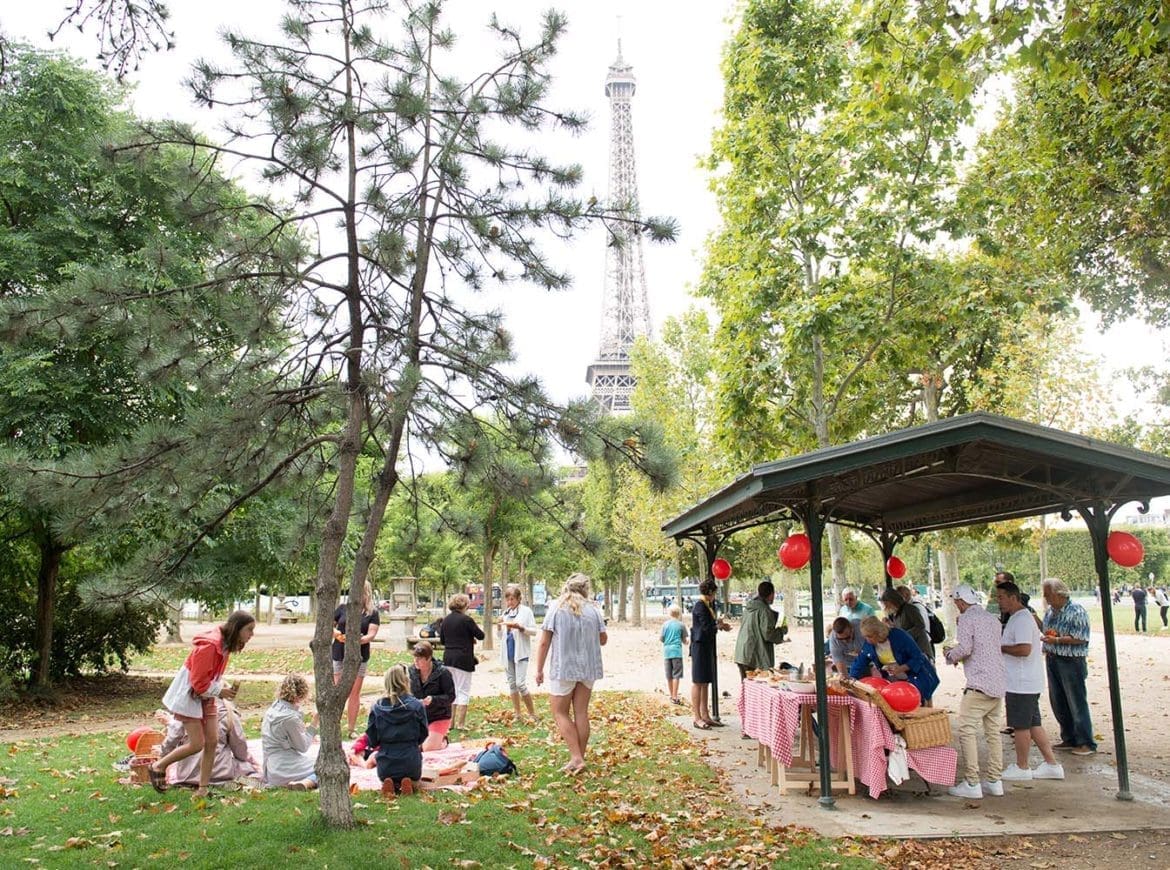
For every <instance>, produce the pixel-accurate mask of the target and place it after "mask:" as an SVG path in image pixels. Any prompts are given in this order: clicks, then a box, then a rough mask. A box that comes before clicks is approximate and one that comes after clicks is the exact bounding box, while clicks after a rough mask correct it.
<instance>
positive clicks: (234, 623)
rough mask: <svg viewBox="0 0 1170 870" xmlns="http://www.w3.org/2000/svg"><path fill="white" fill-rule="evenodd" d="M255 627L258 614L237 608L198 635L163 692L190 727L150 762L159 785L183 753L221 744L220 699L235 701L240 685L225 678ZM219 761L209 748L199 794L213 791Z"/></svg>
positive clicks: (163, 784) (153, 778) (153, 780)
mask: <svg viewBox="0 0 1170 870" xmlns="http://www.w3.org/2000/svg"><path fill="white" fill-rule="evenodd" d="M255 630H256V620H255V618H254V617H253V616H252V614H250V613H248V612H247V611H244V610H237V611H236V612H235V613H233V614H232V615H231V616H229V617H228V618H227V622H225V623H224V624H223V625H221V626H219V627H218V628H214V629H212V630H211V631H209V632H206V633H205V634H200V635H197V636H196V637H195V641H194V644H193V646H192V649H191V654H190V655H188V656H187V661H186V662H184V663H183V666H182V667H181V668H179V672H178V673H177V674H175V678H174V679H173V680H172V681H171V686H170V688H169V689H167V693H166V694H165V695H163V706H165V707H166V708H167V709H168V710H170V711H171V712H172V713H174V714H175V718H176V719H178V720H179V721H180V722H182V723H183V727H184V728H186V729H187V742H186V743H185V744H183V745H182V746H180V747H178V748H177V749H174V750H172V751H171V752H169V753H167V754H166V755H164V756H163V757H162V758H160V759H159V760H158V761H156V762H154V764H152V765H151V766H150V767H149V768H147V770H149V771H150V784H151V785H153V786H154V788H155V791H160V792H161V791H166V788H167V767H169V766H170V765H171V764H173V763H174V762H176V761H178V760H179V759H182V758H186V757H187V756H189V755H194V754H195V753H196V752H202V751H203V746H204V744H205V743H206V745H208V746H214V745H215V741H216V738H217V735H218V733H219V720H218V714H217V713H216V709H215V700H216V698H226V699H228V700H229V701H230V700H232V699H234V698H235V697H236V689H235V688H234V687H232V686H225V685H223V682H222V677H223V672H224V671H225V670H226V669H227V663H228V656H230V655H231V654H232V653H234V652H239V651H240V650H242V649H243V648H244V646H245V645H246V644H247V643H248V641H249V640H251V639H252V633H253V632H254V631H255ZM214 763H215V753H213V752H205V753H204V754H203V758H202V759H201V763H200V765H199V788H197V789H196V790H195V796H196V797H203V796H205V795H206V794H207V784H208V783H209V782H210V781H211V768H212V765H213V764H214Z"/></svg>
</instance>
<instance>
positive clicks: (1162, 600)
mask: <svg viewBox="0 0 1170 870" xmlns="http://www.w3.org/2000/svg"><path fill="white" fill-rule="evenodd" d="M1154 601H1155V602H1156V603H1157V605H1158V606H1159V607H1165V606H1166V605H1167V604H1170V597H1168V596H1167V595H1166V590H1164V589H1159V590H1157V591H1156V592H1155V593H1154Z"/></svg>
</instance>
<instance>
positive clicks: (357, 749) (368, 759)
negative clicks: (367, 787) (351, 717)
mask: <svg viewBox="0 0 1170 870" xmlns="http://www.w3.org/2000/svg"><path fill="white" fill-rule="evenodd" d="M377 751H378V747H377V746H370V738H369V737H367V736H366V735H365V734H359V735H358V738H357V740H355V741H354V742H353V746H351V747H350V748H349V752H348V753H346V756H345V758H346V760H347V761H348V762H349V766H350V767H365V768H368V769H372V768H373V767H374V766H375V765H376V764H377V763H378V760H377V759H376V758H375V757H374V753H376V752H377Z"/></svg>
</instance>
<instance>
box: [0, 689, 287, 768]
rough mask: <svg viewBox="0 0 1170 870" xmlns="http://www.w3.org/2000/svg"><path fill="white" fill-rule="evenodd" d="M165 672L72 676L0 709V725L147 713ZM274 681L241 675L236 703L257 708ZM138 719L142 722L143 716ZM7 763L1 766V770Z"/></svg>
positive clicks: (64, 726) (84, 722) (87, 721)
mask: <svg viewBox="0 0 1170 870" xmlns="http://www.w3.org/2000/svg"><path fill="white" fill-rule="evenodd" d="M170 683H171V679H170V677H167V678H165V679H164V678H160V677H141V676H135V675H133V674H130V675H125V674H108V675H104V676H91V677H75V678H72V679H68V680H64V681H62V682H61V683H60V684H59V685H58V686H57V687H56V688H55V689H54V691H53V693H52V694H51V696H50V697H48V698H45V699H34V698H25V699H23V700H21V701H19V702H13V703H9V704H5V705H3V707H2V708H0V728H3V729H8V728H41V727H44V726H50V727H53V728H59V729H60V730H61V731H62V732H67V731H69V730H70V729H71V728H73V729H76V728H78V727H81V726H85V727H86V729H87V730H92V728H91V727H90V726H92V725H93V724H94V723H100V722H102V721H105V720H125V719H129V718H133V717H140V718H142V719H143V720H147V719H149V718H150V715H151V713H153V712H154V711H155V710H157V709H158V708H159V707H160V706H161V705H162V696H163V694H164V693H165V692H166V690H167V686H169V685H170ZM276 685H277V681H276V680H246V681H244V682H242V683H241V684H240V694H239V697H238V698H237V701H238V704H239V706H240V707H241V708H243V709H244V710H245V711H247V710H249V709H251V710H260V711H263V709H264V708H265V707H267V706H268V705H269V704H271V703H272V698H273V695H274V694H275V692H276ZM143 724H147V723H146V722H145V721H144V722H143ZM7 767H8V766H7V764H5V765H4V766H3V769H4V770H7Z"/></svg>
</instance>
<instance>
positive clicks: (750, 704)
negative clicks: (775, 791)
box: [739, 679, 959, 798]
mask: <svg viewBox="0 0 1170 870" xmlns="http://www.w3.org/2000/svg"><path fill="white" fill-rule="evenodd" d="M742 687H743V688H742V691H741V692H740V695H739V715H740V721H741V722H742V723H743V730H744V733H745V734H747V735H748V736H749V737H752V738H754V739H755V740H756V741H758V744H759V746H758V754H757V761H758V762H759V763H760V764H761V765H767V766H769V767H770V768H771V770H772V781H773V785H776V786H777V787H778V788H780V789H781V791H785V790H789V789H791V788H794V787H799V788H801V789H802V790H803V789H806V788H808V787H809V783H817V782H819V781H820V772H819V767H818V766H817V765H818V764H819V763H820V759H818V758H816V747H817V743H816V739H815V734H814V730H813V727H812V714H813V712H814V711H815V709H816V702H817V701H816V695H815V694H811V693H802V692H792V691H787V690H785V689H782V688H779V687H774V686H771V685H769V684H767V683H764V682H759V681H756V680H750V679H749V680H745V681H744V682H743V684H742ZM826 700H827V701H828V702H829V738H830V739H829V746H830V749H829V755H830V758H829V764H830V767H831V768H832V769H833V770H834V771H835V773H836V775H835V776H831V777H830V780H831V784H832V788H833V790H834V791H836V790H843V791H847V792H848V793H849V794H853V793H854V791H853V784H852V781H853V779H854V778H856V779H858V780H860V782H861V783H862V785H864V786H866V788H868V790H869V796H870V797H872V798H876V797H878V796H879V795H881V793H882V792H884V791H886V789H887V788H888V781H887V776H886V769H887V762H886V753H887V752H891V751H893V750H894V749H895V747H896V743H895V735H894V731H893V729H891V728H890V723H889V722H887V721H886V717H885V716H884V715H883V714H882V712H881V711H880V710H879V709H878V708H877V707H875V706H874V705H873V704H870V703H869V702H868V701H864V700H861V699H860V698H854V697H851V696H848V695H830V696H829V697H828V698H827V699H826ZM794 745H795V746H796V747H797V753H796V755H795V756H794V754H793V747H794ZM906 755H907V759H908V762H909V766H910V769H911V770H914V771H916V772H917V773H918V775H919V776H921V777H922V778H923V780H925V781H926V782H927V783H934V784H936V785H946V786H950V785H953V784H954V782H955V770H956V768H957V766H958V760H959V755H958V752H956V751H955V750H954V749H953V748H952V747H950V746H937V747H933V748H930V749H908V750H906Z"/></svg>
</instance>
